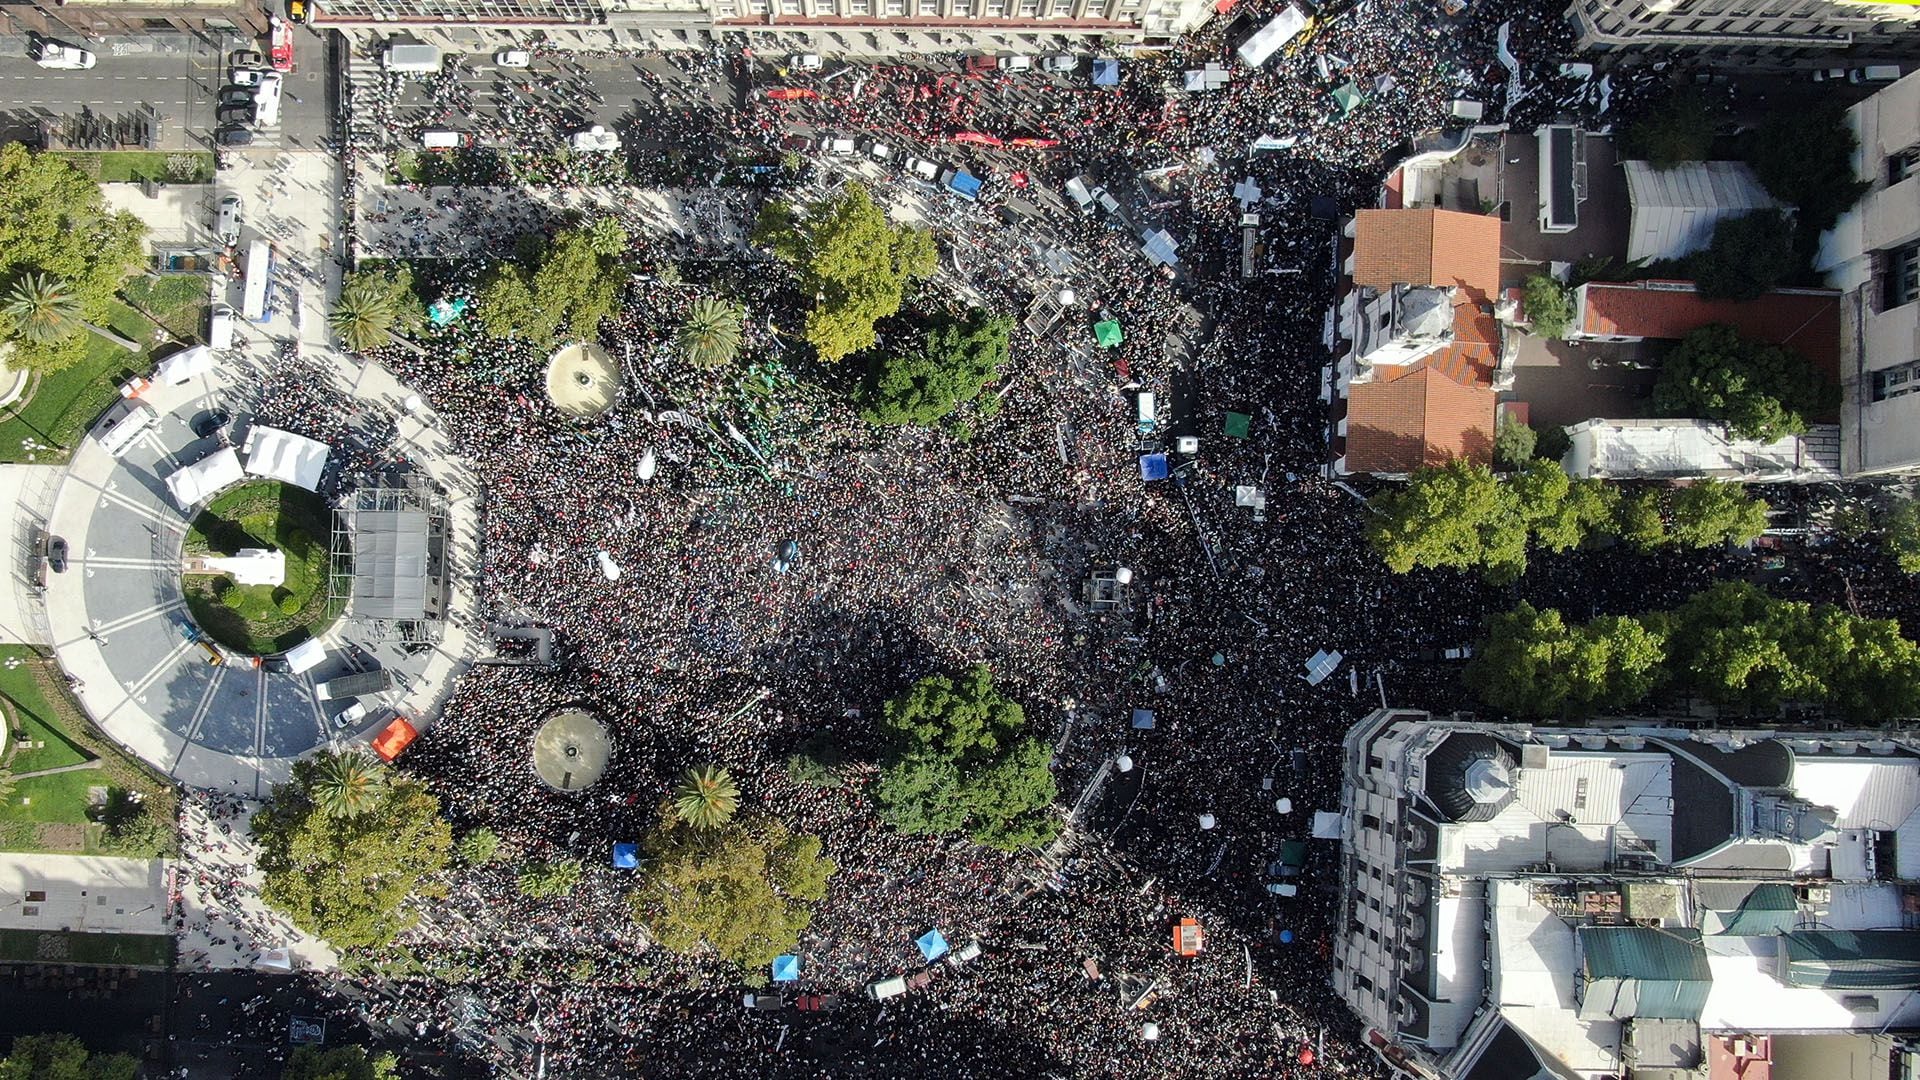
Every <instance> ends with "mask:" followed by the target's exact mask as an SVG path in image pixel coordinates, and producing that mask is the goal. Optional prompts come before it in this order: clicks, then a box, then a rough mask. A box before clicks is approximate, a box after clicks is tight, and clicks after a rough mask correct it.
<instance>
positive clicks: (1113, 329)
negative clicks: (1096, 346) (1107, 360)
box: [1093, 319, 1127, 349]
mask: <svg viewBox="0 0 1920 1080" xmlns="http://www.w3.org/2000/svg"><path fill="white" fill-rule="evenodd" d="M1126 339H1127V335H1126V334H1124V333H1122V332H1121V331H1120V324H1119V323H1118V322H1116V321H1115V320H1113V319H1101V320H1100V321H1099V322H1097V323H1094V324H1093V340H1095V341H1097V342H1099V343H1100V347H1101V348H1103V349H1111V348H1113V347H1114V346H1115V345H1118V344H1120V343H1121V342H1122V341H1125V340H1126Z"/></svg>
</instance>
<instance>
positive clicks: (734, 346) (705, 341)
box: [678, 296, 746, 368]
mask: <svg viewBox="0 0 1920 1080" xmlns="http://www.w3.org/2000/svg"><path fill="white" fill-rule="evenodd" d="M745 317H746V312H744V311H742V310H741V308H740V305H738V304H735V303H733V302H732V301H730V300H721V299H719V298H717V297H712V296H703V297H701V298H700V299H698V300H695V301H694V302H693V307H692V309H691V310H689V311H688V312H687V321H686V322H684V323H682V324H680V334H679V338H678V344H679V346H680V352H681V353H682V354H684V355H685V356H686V358H687V362H688V363H690V364H692V365H693V366H694V367H698V368H717V367H723V366H725V365H727V364H731V363H733V358H734V356H735V355H737V354H738V353H739V352H740V321H741V320H742V319H744V318H745Z"/></svg>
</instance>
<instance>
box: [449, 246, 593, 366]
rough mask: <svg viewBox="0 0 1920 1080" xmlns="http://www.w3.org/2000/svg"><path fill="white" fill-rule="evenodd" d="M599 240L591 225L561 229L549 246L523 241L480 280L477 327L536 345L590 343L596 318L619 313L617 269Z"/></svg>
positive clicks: (541, 346) (497, 335)
mask: <svg viewBox="0 0 1920 1080" xmlns="http://www.w3.org/2000/svg"><path fill="white" fill-rule="evenodd" d="M604 241H605V237H600V238H598V240H596V237H595V236H594V234H593V232H592V231H591V229H567V230H563V231H562V232H560V233H559V234H558V235H556V236H555V237H554V238H553V242H552V243H551V244H541V243H538V242H529V243H528V244H526V245H523V246H522V248H521V249H520V251H519V252H518V254H517V256H516V258H514V259H511V260H504V261H501V262H498V263H495V264H494V265H493V267H492V268H491V269H489V270H488V271H487V273H486V276H485V277H483V278H482V279H481V282H480V293H479V297H478V301H477V306H478V308H479V312H480V321H481V325H483V326H485V327H486V330H487V333H489V334H492V335H493V336H495V337H517V338H524V339H526V340H527V341H530V342H532V343H533V344H534V345H535V346H537V347H540V348H548V347H551V346H552V345H554V344H556V343H558V342H559V341H560V340H561V338H562V337H566V338H571V339H574V340H579V341H592V340H593V339H594V338H595V336H596V335H597V334H598V333H599V328H600V322H601V320H602V319H609V318H612V317H614V316H615V315H617V314H619V311H620V283H621V279H622V277H623V271H622V270H621V267H620V262H619V260H618V259H617V258H615V257H614V256H610V255H603V254H601V253H600V251H599V250H598V246H604ZM597 245H598V246H597Z"/></svg>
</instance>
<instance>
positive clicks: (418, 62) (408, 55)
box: [380, 45, 440, 75]
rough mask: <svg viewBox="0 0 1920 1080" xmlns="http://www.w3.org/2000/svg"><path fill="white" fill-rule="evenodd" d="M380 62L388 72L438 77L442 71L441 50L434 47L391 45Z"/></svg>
mask: <svg viewBox="0 0 1920 1080" xmlns="http://www.w3.org/2000/svg"><path fill="white" fill-rule="evenodd" d="M380 62H381V63H382V64H383V65H385V67H386V69H387V70H388V71H410V72H414V73H416V74H420V75H436V74H438V73H439V71H440V50H439V49H437V48H435V47H434V46H432V45H389V46H387V51H386V53H385V55H383V56H382V57H381V60H380Z"/></svg>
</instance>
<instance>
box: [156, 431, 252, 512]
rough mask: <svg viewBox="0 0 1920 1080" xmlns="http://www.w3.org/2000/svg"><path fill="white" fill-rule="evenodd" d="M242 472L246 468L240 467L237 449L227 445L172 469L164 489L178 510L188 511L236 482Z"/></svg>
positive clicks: (243, 473)
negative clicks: (190, 462) (176, 504)
mask: <svg viewBox="0 0 1920 1080" xmlns="http://www.w3.org/2000/svg"><path fill="white" fill-rule="evenodd" d="M246 475H247V472H246V470H245V469H242V468H241V467H240V454H239V452H238V451H236V450H235V449H234V448H233V447H231V446H229V447H226V448H224V449H221V450H216V451H214V452H213V453H211V454H208V455H207V456H206V457H203V458H201V459H200V460H199V461H196V462H194V463H193V464H191V465H188V466H187V467H185V468H183V469H177V470H175V471H174V472H173V473H172V474H171V475H169V476H168V477H167V490H168V491H170V492H172V493H173V501H174V502H176V503H178V504H179V505H180V509H182V510H191V509H193V508H194V507H196V506H198V505H200V504H201V503H203V502H205V501H206V500H207V497H208V496H209V495H212V494H213V493H214V492H216V491H219V490H220V489H221V488H223V487H226V486H227V485H228V484H237V483H239V482H240V481H241V480H243V479H245V478H246Z"/></svg>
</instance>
